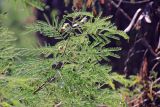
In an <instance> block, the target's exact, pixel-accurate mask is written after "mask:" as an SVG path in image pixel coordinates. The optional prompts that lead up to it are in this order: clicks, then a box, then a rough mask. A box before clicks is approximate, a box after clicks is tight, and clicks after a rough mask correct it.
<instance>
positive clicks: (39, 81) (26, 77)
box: [0, 12, 130, 107]
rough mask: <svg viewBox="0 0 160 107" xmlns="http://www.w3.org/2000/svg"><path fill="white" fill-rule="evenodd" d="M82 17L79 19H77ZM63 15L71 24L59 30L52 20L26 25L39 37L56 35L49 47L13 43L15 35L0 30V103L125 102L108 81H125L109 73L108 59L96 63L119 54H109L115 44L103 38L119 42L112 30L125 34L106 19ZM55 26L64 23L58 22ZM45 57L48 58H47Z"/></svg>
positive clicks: (72, 106)
mask: <svg viewBox="0 0 160 107" xmlns="http://www.w3.org/2000/svg"><path fill="white" fill-rule="evenodd" d="M72 16H74V17H72ZM86 16H87V20H86V22H85V23H84V22H83V21H82V19H83V18H84V17H86ZM77 18H79V19H78V20H76V19H77ZM65 19H66V20H65V21H67V20H69V21H70V22H71V23H70V26H68V27H69V29H67V30H66V29H63V31H62V30H61V27H63V26H62V25H57V23H54V24H53V25H48V24H47V23H45V22H37V23H35V24H33V25H32V26H30V27H28V28H29V30H33V31H39V32H40V33H42V34H44V35H45V36H48V37H57V38H61V39H62V40H61V41H60V42H58V43H57V44H56V45H55V46H45V47H39V48H34V49H27V48H16V47H14V45H13V44H14V43H13V41H15V40H16V39H14V38H13V37H12V36H11V34H12V33H10V32H9V31H8V30H7V29H3V28H1V29H3V30H0V38H1V39H0V40H3V42H0V46H1V50H2V51H1V52H0V55H1V56H0V61H1V62H0V68H1V69H0V70H1V71H0V87H2V88H1V89H0V98H1V99H2V100H1V101H0V105H2V106H12V105H13V106H16V107H18V106H19V107H22V106H29V107H52V106H55V105H56V104H62V105H63V106H64V107H83V106H86V107H95V106H98V105H101V104H104V105H107V106H111V107H116V106H119V107H120V106H121V107H124V106H125V102H124V98H123V97H122V96H123V94H122V93H121V91H120V90H119V89H116V87H115V83H114V82H115V81H117V82H119V83H121V84H122V86H125V87H127V86H129V84H130V81H129V80H127V79H125V78H124V76H121V75H119V74H117V73H112V72H111V71H112V67H111V66H110V65H109V63H106V64H104V65H101V64H100V63H99V62H100V61H101V60H102V59H103V60H107V61H108V60H109V58H110V57H117V58H118V57H119V56H118V55H117V54H116V53H115V52H116V51H119V50H120V48H119V47H108V48H106V46H108V44H109V42H107V40H108V41H110V42H111V41H112V40H114V39H115V40H119V36H117V35H113V34H119V35H120V36H122V37H124V38H125V39H127V38H128V37H127V35H126V34H124V33H123V32H121V31H117V29H116V28H115V27H114V26H113V24H111V23H110V21H109V19H108V18H103V19H101V18H99V17H97V18H93V16H92V15H91V14H90V13H87V12H81V14H80V13H79V12H78V13H72V14H69V15H67V17H65ZM55 21H56V20H55ZM61 24H65V23H64V21H63V22H61ZM75 24H78V25H76V26H75ZM50 55H51V56H52V57H51V58H48V56H50ZM103 86H105V88H104V89H102V87H103ZM113 102H114V103H113Z"/></svg>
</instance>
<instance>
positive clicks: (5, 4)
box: [0, 0, 37, 48]
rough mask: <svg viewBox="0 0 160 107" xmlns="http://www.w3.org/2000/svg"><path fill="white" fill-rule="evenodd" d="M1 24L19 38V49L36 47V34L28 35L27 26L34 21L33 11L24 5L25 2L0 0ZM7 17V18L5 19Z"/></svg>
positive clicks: (17, 43) (17, 44)
mask: <svg viewBox="0 0 160 107" xmlns="http://www.w3.org/2000/svg"><path fill="white" fill-rule="evenodd" d="M0 13H2V14H3V17H1V24H2V25H4V26H7V27H8V28H9V29H10V30H11V31H13V32H14V33H15V34H14V36H16V37H17V42H16V46H17V47H27V48H31V47H34V46H36V44H37V42H36V36H35V34H34V33H28V32H27V31H26V30H25V26H27V24H30V23H32V22H33V21H34V15H33V9H32V8H30V7H28V6H26V5H24V3H23V2H17V5H16V4H15V1H14V0H0ZM4 16H5V17H4Z"/></svg>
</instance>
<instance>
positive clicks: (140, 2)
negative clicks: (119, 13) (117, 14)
mask: <svg viewBox="0 0 160 107" xmlns="http://www.w3.org/2000/svg"><path fill="white" fill-rule="evenodd" d="M116 1H120V0H116ZM150 1H151V0H142V1H135V2H130V1H126V0H123V1H122V3H128V4H142V3H147V2H150Z"/></svg>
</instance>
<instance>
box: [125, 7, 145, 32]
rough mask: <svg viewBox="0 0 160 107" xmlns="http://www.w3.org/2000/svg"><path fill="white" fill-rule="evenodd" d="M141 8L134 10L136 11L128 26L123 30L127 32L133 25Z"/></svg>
mask: <svg viewBox="0 0 160 107" xmlns="http://www.w3.org/2000/svg"><path fill="white" fill-rule="evenodd" d="M141 10H142V9H138V10H137V11H136V13H135V14H134V16H133V18H132V20H131V22H130V24H129V25H128V27H127V28H126V29H125V30H124V32H126V33H127V32H129V31H130V30H131V28H132V27H133V25H134V23H135V21H136V18H137V16H138V14H139V13H140V12H141Z"/></svg>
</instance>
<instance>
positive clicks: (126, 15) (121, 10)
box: [109, 0, 131, 21]
mask: <svg viewBox="0 0 160 107" xmlns="http://www.w3.org/2000/svg"><path fill="white" fill-rule="evenodd" d="M109 2H110V3H111V4H112V5H113V6H114V7H116V8H117V9H118V10H119V11H120V12H121V13H122V14H123V15H124V16H125V17H126V18H127V19H128V20H129V21H131V17H130V16H129V15H128V14H127V13H126V12H125V11H124V10H123V9H122V8H120V7H119V6H118V5H117V4H116V3H115V2H114V1H112V0H109Z"/></svg>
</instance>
